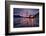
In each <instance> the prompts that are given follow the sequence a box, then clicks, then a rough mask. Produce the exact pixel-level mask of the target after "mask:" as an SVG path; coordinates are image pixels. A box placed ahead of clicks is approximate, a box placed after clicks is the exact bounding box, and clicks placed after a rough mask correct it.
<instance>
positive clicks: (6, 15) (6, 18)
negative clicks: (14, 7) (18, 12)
mask: <svg viewBox="0 0 46 36" xmlns="http://www.w3.org/2000/svg"><path fill="white" fill-rule="evenodd" d="M8 2H9V1H8ZM10 2H20V1H10ZM6 3H7V1H5V35H20V34H21V35H22V34H38V33H45V3H41V2H22V1H21V3H28V4H30V3H32V4H40V5H43V8H42V9H43V10H42V11H43V31H34V32H18V33H9V32H8V31H9V28H8V24H9V22H8V17H9V16H8V14H9V13H8V10H7V6H6Z"/></svg>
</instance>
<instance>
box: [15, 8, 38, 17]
mask: <svg viewBox="0 0 46 36" xmlns="http://www.w3.org/2000/svg"><path fill="white" fill-rule="evenodd" d="M38 12H39V9H25V8H14V14H15V15H20V16H24V17H25V16H29V15H33V16H34V15H36V14H37V13H38Z"/></svg>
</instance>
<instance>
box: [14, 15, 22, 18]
mask: <svg viewBox="0 0 46 36" xmlns="http://www.w3.org/2000/svg"><path fill="white" fill-rule="evenodd" d="M14 17H16V18H21V17H22V16H20V15H14Z"/></svg>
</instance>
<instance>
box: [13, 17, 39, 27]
mask: <svg viewBox="0 0 46 36" xmlns="http://www.w3.org/2000/svg"><path fill="white" fill-rule="evenodd" d="M38 21H39V20H38V18H15V19H14V27H38V26H39V25H38V24H39V22H38Z"/></svg>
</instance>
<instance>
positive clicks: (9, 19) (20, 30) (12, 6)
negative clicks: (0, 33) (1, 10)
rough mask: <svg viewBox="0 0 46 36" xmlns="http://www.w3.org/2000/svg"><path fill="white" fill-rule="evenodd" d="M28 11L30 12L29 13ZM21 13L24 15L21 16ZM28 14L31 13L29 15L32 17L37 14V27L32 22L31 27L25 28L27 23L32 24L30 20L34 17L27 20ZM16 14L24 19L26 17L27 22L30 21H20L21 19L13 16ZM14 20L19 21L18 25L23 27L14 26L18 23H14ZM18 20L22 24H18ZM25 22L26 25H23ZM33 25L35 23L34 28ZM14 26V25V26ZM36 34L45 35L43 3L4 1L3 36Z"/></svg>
mask: <svg viewBox="0 0 46 36" xmlns="http://www.w3.org/2000/svg"><path fill="white" fill-rule="evenodd" d="M20 10H22V11H20ZM30 10H31V11H32V12H30ZM18 11H19V13H16V12H18ZM27 11H28V12H27ZM34 12H35V13H34ZM22 13H24V14H23V15H22ZM28 13H29V14H30V13H31V15H33V16H34V15H35V14H37V13H39V15H38V16H39V17H38V21H39V22H38V25H36V23H35V22H34V21H33V25H30V26H25V25H26V24H27V23H28V24H29V23H30V24H31V23H32V21H31V19H32V18H34V17H32V16H30V17H32V18H31V19H29V16H28ZM18 14H19V15H20V14H21V15H20V16H23V17H26V18H27V17H28V20H30V21H28V20H27V19H26V20H25V19H21V18H23V17H20V16H19V18H18V17H17V16H15V15H18ZM25 14H27V15H25ZM13 16H14V17H13ZM16 17H17V18H18V19H17V18H16ZM13 18H14V19H13ZM14 20H19V23H20V24H24V26H22V25H21V26H18V25H16V23H18V21H17V22H16V21H14ZM20 20H21V21H22V23H21V22H20ZM24 20H25V21H24ZM23 21H24V22H23ZM13 22H14V23H13ZM15 22H16V23H15ZM25 22H26V24H25ZM34 23H35V26H34ZM14 24H15V26H14ZM37 33H45V3H41V2H22V1H5V34H6V35H18V34H37Z"/></svg>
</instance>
